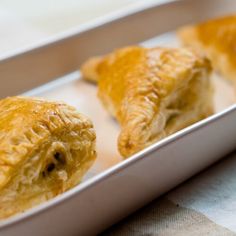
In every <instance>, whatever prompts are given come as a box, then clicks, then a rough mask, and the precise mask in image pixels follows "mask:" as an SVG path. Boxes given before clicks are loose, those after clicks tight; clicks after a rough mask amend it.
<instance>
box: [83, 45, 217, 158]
mask: <svg viewBox="0 0 236 236" xmlns="http://www.w3.org/2000/svg"><path fill="white" fill-rule="evenodd" d="M81 71H82V74H83V76H84V78H86V79H88V80H92V81H97V82H98V97H99V98H100V100H101V101H102V103H103V105H104V107H105V108H106V109H107V110H108V111H109V112H110V114H112V115H113V116H114V117H116V119H117V120H118V122H119V123H120V126H121V133H120V135H119V138H118V149H119V151H120V153H121V155H122V156H124V157H128V156H131V155H132V154H134V153H136V152H138V151H140V150H142V149H143V148H144V147H147V146H148V145H150V144H152V143H153V142H155V141H157V140H160V139H162V138H164V137H166V136H168V135H170V134H172V133H174V132H176V131H178V130H180V129H182V128H184V127H186V126H188V125H190V124H193V123H194V122H196V121H199V120H201V119H203V118H205V117H207V116H209V115H210V114H212V112H213V105H212V86H211V83H210V80H209V74H210V72H211V65H210V63H209V61H208V59H206V58H205V57H202V56H200V55H198V54H197V53H195V52H193V51H192V50H189V49H185V48H180V49H174V48H150V49H148V48H143V47H138V46H132V47H126V48H122V49H119V50H116V51H114V52H113V53H111V54H109V55H107V56H104V57H96V58H92V59H90V60H88V61H87V62H85V64H84V65H83V66H82V68H81Z"/></svg>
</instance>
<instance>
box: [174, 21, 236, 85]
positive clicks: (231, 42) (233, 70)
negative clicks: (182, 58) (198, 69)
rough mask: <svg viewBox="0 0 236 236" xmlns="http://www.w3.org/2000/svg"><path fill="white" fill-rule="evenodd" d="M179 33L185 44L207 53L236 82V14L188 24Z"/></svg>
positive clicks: (219, 68)
mask: <svg viewBox="0 0 236 236" xmlns="http://www.w3.org/2000/svg"><path fill="white" fill-rule="evenodd" d="M178 35H179V37H180V38H181V40H182V42H183V44H184V45H187V46H191V47H193V48H195V49H197V50H198V51H199V52H201V53H203V54H206V55H207V57H209V59H210V60H211V62H212V64H213V68H214V69H215V70H216V71H218V72H220V73H221V74H222V75H223V76H224V77H225V78H226V79H229V80H231V81H233V82H234V83H235V84H236V53H235V50H236V16H227V17H222V18H218V19H213V20H209V21H206V22H203V23H200V24H198V25H194V26H186V27H183V28H181V29H180V30H179V31H178Z"/></svg>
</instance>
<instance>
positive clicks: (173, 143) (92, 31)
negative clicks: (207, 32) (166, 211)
mask: <svg viewBox="0 0 236 236" xmlns="http://www.w3.org/2000/svg"><path fill="white" fill-rule="evenodd" d="M231 12H236V2H235V0H198V1H196V0H181V1H165V2H163V3H157V4H151V5H145V6H143V5H142V6H141V5H140V6H136V7H135V8H129V9H127V10H125V11H122V12H117V13H116V14H113V15H111V16H108V17H105V18H101V19H99V20H97V21H96V22H92V23H89V24H86V25H84V26H83V27H80V28H79V29H74V30H72V31H70V32H67V33H64V34H62V35H59V36H57V37H55V38H52V39H49V40H47V41H46V42H43V43H42V44H41V45H35V46H32V47H30V48H26V49H23V50H20V51H18V52H14V53H11V54H8V55H5V56H2V57H1V61H0V76H1V80H2V81H3V83H1V87H0V95H1V97H5V96H9V95H14V94H20V93H22V92H25V95H29V96H42V97H45V98H48V99H56V100H63V101H65V102H67V103H69V104H71V105H74V106H76V107H77V108H78V110H79V111H81V112H83V113H85V114H87V115H89V116H90V117H91V119H92V120H93V121H94V124H95V128H96V131H97V136H98V144H97V148H98V159H97V161H96V163H95V165H94V166H93V167H92V169H91V170H90V171H89V172H88V174H87V175H86V177H85V178H84V181H83V182H82V183H81V184H80V185H78V186H77V187H75V188H74V189H72V190H70V191H68V192H66V193H64V194H62V195H61V196H58V197H56V198H55V199H53V200H51V201H49V202H46V203H44V204H42V205H40V206H37V207H35V208H33V209H31V210H29V211H27V212H25V213H22V214H20V215H17V216H15V217H12V218H10V219H8V220H5V221H1V222H0V235H1V236H15V235H34V236H39V235H50V236H53V235H57V236H60V235H95V234H97V233H98V232H101V231H102V230H104V229H106V228H107V227H109V226H110V225H111V224H113V223H115V222H117V221H118V220H120V219H122V218H123V217H125V216H127V215H128V214H130V213H131V212H133V211H135V210H136V209H138V208H140V207H141V206H143V205H145V204H146V203H148V202H149V201H151V200H153V199H154V198H156V197H158V196H160V195H161V194H163V193H165V192H166V191H168V190H170V189H171V188H173V187H175V186H177V185H178V184H180V183H181V182H183V181H184V180H186V179H187V178H189V177H191V176H193V175H194V174H196V173H198V172H199V171H201V170H203V169H204V168H206V167H207V166H209V165H211V164H212V163H214V162H216V161H218V160H219V159H220V158H222V157H223V156H224V155H226V154H227V153H229V152H231V151H233V150H234V149H235V148H236V136H235V133H236V125H235V124H234V122H235V120H236V106H235V105H231V106H229V105H230V104H232V103H233V102H232V101H230V102H229V101H228V100H230V99H231V98H230V97H227V96H226V93H227V94H230V93H231V91H230V89H229V90H227V89H228V88H227V85H223V84H221V82H219V83H218V82H217V83H218V87H220V88H223V90H222V93H221V95H222V94H223V96H218V98H216V102H217V104H219V105H217V106H218V107H217V110H218V111H219V112H218V113H216V114H215V115H213V116H211V117H209V118H207V119H205V120H203V121H201V122H198V123H196V124H194V125H192V126H190V127H188V128H186V129H184V130H181V131H179V132H177V133H176V134H174V135H171V136H170V137H168V138H165V139H163V140H162V141H160V142H157V143H155V144H153V145H152V146H150V147H148V148H146V149H145V150H143V151H141V152H139V153H137V154H136V155H134V156H132V157H130V158H129V159H127V160H123V161H122V159H121V157H120V156H119V154H118V152H117V150H116V137H117V134H118V132H119V127H118V125H117V124H116V123H115V122H114V121H113V120H112V119H111V118H110V116H109V115H108V114H107V113H106V111H105V110H104V109H103V108H102V106H101V104H100V103H99V101H98V100H97V99H96V87H95V86H94V85H91V84H88V83H86V82H84V81H82V80H81V79H80V75H79V72H74V73H71V74H69V75H67V76H63V77H61V78H60V79H58V80H56V81H53V82H50V83H47V82H49V81H51V80H52V79H55V78H57V77H59V76H62V75H65V74H67V73H70V72H73V71H76V70H77V69H78V67H79V65H80V64H81V63H82V62H83V61H84V60H85V59H87V58H88V57H89V56H94V55H97V54H104V53H107V52H109V51H110V50H112V49H113V48H117V47H121V46H126V45H130V44H134V43H140V42H143V41H145V40H148V39H151V38H152V39H151V40H148V41H146V42H145V43H144V44H145V45H147V46H154V45H168V46H175V44H176V39H175V35H174V33H168V34H164V35H162V34H163V33H167V32H170V31H173V30H175V29H176V28H177V27H179V26H182V25H184V24H188V23H193V22H198V21H200V20H204V19H207V18H210V17H215V16H220V15H223V14H229V13H231ZM159 35H162V36H160V37H157V36H159ZM45 83H47V84H45ZM43 84H45V85H43ZM40 85H42V86H41V87H39V88H36V89H34V88H35V87H38V86H40ZM27 90H29V91H28V92H26V91H27ZM225 91H227V92H225ZM224 96H225V97H226V98H225V99H222V97H224ZM221 99H222V100H224V101H221ZM108 135H109V136H108Z"/></svg>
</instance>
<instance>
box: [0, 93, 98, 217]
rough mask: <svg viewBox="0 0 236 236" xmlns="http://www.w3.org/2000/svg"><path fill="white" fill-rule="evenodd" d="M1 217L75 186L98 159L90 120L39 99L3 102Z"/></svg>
mask: <svg viewBox="0 0 236 236" xmlns="http://www.w3.org/2000/svg"><path fill="white" fill-rule="evenodd" d="M0 120H1V122H0V203H1V204H0V219H2V218H5V217H8V216H11V215H13V214H15V213H19V212H22V211H24V210H25V209H28V208H30V207H32V206H34V205H36V204H39V203H41V202H43V201H46V200H48V199H50V198H52V197H55V196H56V195H58V194H60V193H62V192H64V191H66V190H68V189H70V188H72V187H73V186H75V185H76V184H78V183H79V182H80V181H81V178H82V177H83V175H84V174H85V173H86V171H87V170H88V168H89V167H90V166H91V165H92V163H93V162H94V160H95V157H96V152H95V138H96V136H95V132H94V129H93V125H92V123H91V121H90V120H89V119H88V118H87V117H85V116H84V115H82V114H80V113H78V112H77V111H76V110H75V109H74V108H73V107H70V106H68V105H66V104H64V103H60V102H50V101H45V100H41V99H36V98H25V97H10V98H6V99H3V100H0Z"/></svg>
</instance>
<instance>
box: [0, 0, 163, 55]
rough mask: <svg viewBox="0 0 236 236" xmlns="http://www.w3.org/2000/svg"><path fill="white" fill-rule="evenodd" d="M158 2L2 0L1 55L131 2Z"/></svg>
mask: <svg viewBox="0 0 236 236" xmlns="http://www.w3.org/2000/svg"><path fill="white" fill-rule="evenodd" d="M158 1H160V0H40V1H32V0H20V1H19V0H0V32H1V37H0V56H3V55H4V54H8V53H11V52H14V51H15V50H16V49H20V48H23V47H27V46H29V45H32V44H35V43H38V42H41V41H43V40H45V39H46V38H48V37H51V36H54V35H56V34H60V33H61V32H64V31H67V30H71V29H73V28H75V27H78V26H79V25H81V24H83V23H86V22H89V21H92V20H95V19H96V18H98V17H101V16H104V15H107V14H112V13H114V12H115V11H120V10H122V9H125V8H127V7H131V6H132V5H140V4H141V5H142V4H147V3H150V2H158ZM162 1H163V0H162Z"/></svg>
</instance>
